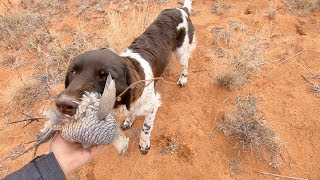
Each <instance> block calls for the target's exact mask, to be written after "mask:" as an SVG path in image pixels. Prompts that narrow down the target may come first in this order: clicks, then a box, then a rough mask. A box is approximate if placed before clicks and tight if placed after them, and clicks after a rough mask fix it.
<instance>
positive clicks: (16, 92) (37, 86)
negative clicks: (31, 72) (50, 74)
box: [4, 77, 50, 111]
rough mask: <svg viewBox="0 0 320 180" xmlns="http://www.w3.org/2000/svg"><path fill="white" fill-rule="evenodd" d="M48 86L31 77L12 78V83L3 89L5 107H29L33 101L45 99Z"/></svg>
mask: <svg viewBox="0 0 320 180" xmlns="http://www.w3.org/2000/svg"><path fill="white" fill-rule="evenodd" d="M49 90H50V87H49V86H48V85H47V83H45V82H43V81H41V79H35V78H33V77H26V78H21V77H20V78H18V79H13V80H12V83H11V84H10V85H9V86H8V87H7V88H6V90H5V91H4V97H5V102H6V103H7V105H8V108H7V109H10V110H15V109H18V110H19V111H22V110H25V109H26V108H30V107H32V106H33V105H34V103H35V102H37V101H40V100H43V99H46V98H47V97H48V95H49Z"/></svg>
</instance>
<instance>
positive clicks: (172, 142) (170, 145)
mask: <svg viewBox="0 0 320 180" xmlns="http://www.w3.org/2000/svg"><path fill="white" fill-rule="evenodd" d="M160 145H161V148H160V150H159V153H161V154H172V153H174V152H176V151H177V150H178V149H179V143H178V141H177V140H176V139H175V138H169V137H163V140H162V141H161V142H160Z"/></svg>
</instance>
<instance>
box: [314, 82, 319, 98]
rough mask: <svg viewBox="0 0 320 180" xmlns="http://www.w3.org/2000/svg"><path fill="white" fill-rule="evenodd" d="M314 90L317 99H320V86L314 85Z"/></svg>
mask: <svg viewBox="0 0 320 180" xmlns="http://www.w3.org/2000/svg"><path fill="white" fill-rule="evenodd" d="M312 90H313V92H314V93H316V96H317V97H320V84H317V85H314V86H313V87H312Z"/></svg>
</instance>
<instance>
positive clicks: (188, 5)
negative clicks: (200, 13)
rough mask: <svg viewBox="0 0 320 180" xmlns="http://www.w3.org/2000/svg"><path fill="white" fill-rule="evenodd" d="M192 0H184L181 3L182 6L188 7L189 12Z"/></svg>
mask: <svg viewBox="0 0 320 180" xmlns="http://www.w3.org/2000/svg"><path fill="white" fill-rule="evenodd" d="M191 6H192V0H185V1H184V3H183V7H186V8H188V10H189V13H190V12H191Z"/></svg>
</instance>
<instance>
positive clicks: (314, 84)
mask: <svg viewBox="0 0 320 180" xmlns="http://www.w3.org/2000/svg"><path fill="white" fill-rule="evenodd" d="M301 77H303V79H304V80H306V81H307V82H309V83H311V84H312V85H313V86H316V83H314V82H312V81H311V80H310V79H308V78H307V77H305V76H304V75H301Z"/></svg>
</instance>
